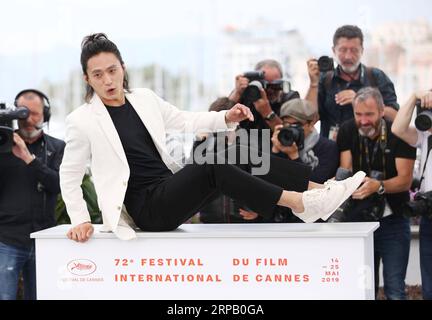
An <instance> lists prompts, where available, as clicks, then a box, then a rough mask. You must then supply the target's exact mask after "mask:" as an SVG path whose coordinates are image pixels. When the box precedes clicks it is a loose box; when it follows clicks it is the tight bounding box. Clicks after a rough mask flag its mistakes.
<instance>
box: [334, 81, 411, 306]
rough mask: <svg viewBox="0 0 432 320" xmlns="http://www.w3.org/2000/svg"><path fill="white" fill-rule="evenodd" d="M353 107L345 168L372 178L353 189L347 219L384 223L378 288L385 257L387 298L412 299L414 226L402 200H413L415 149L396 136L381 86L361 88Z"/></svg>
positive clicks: (345, 128) (378, 243) (345, 130)
mask: <svg viewBox="0 0 432 320" xmlns="http://www.w3.org/2000/svg"><path fill="white" fill-rule="evenodd" d="M353 105H354V116H355V118H354V119H353V120H350V121H347V122H345V123H344V124H342V126H341V128H340V131H339V134H338V139H337V144H338V146H339V150H340V152H341V155H340V166H341V167H342V168H344V169H347V170H351V171H352V172H353V173H355V172H357V171H359V170H363V171H365V172H366V173H367V175H368V177H367V178H366V179H365V181H364V183H363V185H362V186H361V187H360V188H359V189H358V190H357V191H356V192H354V193H353V195H352V198H353V199H354V200H352V201H351V205H350V206H348V210H347V212H346V215H347V217H348V219H344V220H343V221H347V222H350V221H351V222H352V221H354V222H356V221H379V223H380V227H379V228H378V229H377V230H376V231H375V234H374V255H375V292H376V293H377V290H378V285H379V265H380V261H381V260H382V263H383V266H384V267H383V275H384V279H383V280H384V293H385V296H386V297H387V299H406V295H405V275H406V269H407V265H408V257H409V248H410V224H409V219H408V218H406V217H404V216H403V212H402V204H403V203H405V202H406V201H408V200H409V193H408V190H409V188H410V186H411V183H412V173H413V167H414V161H415V158H416V153H415V149H414V148H412V147H410V146H409V145H408V144H406V143H405V142H403V141H402V140H401V139H399V138H397V137H396V136H394V135H393V134H392V132H391V127H392V123H391V122H389V121H386V120H384V102H383V99H382V96H381V94H380V92H379V91H378V89H376V88H371V87H367V88H363V89H361V90H360V91H359V92H358V93H357V94H356V96H355V97H354V101H353Z"/></svg>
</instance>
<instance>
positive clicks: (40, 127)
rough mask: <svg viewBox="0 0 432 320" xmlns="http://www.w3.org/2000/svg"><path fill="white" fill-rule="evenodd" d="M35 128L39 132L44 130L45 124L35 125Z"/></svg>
mask: <svg viewBox="0 0 432 320" xmlns="http://www.w3.org/2000/svg"><path fill="white" fill-rule="evenodd" d="M34 127H35V128H36V129H37V130H41V129H43V127H44V124H43V123H42V124H35V125H34Z"/></svg>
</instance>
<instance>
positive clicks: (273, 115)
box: [264, 111, 276, 121]
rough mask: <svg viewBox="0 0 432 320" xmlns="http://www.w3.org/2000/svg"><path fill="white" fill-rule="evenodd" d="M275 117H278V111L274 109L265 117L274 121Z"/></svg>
mask: <svg viewBox="0 0 432 320" xmlns="http://www.w3.org/2000/svg"><path fill="white" fill-rule="evenodd" d="M274 118H276V113H275V112H274V111H272V112H270V114H269V115H268V116H267V117H265V118H264V119H266V120H267V121H272V120H273V119H274Z"/></svg>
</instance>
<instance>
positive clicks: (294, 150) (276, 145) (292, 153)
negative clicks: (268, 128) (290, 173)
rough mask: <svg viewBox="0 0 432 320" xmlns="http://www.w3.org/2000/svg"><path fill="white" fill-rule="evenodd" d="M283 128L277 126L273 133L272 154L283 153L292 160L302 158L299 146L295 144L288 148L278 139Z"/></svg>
mask: <svg viewBox="0 0 432 320" xmlns="http://www.w3.org/2000/svg"><path fill="white" fill-rule="evenodd" d="M282 128H283V125H277V126H276V127H275V130H274V132H273V136H272V138H271V141H272V143H273V147H272V152H273V153H279V152H283V153H285V154H286V155H287V156H288V158H290V159H291V160H296V159H298V158H299V157H300V155H299V152H298V147H297V144H296V143H295V142H294V143H293V145H292V146H290V147H287V146H284V145H282V144H281V143H280V141H279V139H278V135H279V132H280V131H281V129H282Z"/></svg>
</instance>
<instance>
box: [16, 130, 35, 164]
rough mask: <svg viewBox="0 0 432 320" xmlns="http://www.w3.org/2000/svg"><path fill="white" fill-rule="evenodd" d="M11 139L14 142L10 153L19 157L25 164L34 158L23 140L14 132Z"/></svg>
mask: <svg viewBox="0 0 432 320" xmlns="http://www.w3.org/2000/svg"><path fill="white" fill-rule="evenodd" d="M13 139H14V142H15V144H14V146H13V147H12V153H13V154H14V156H15V157H17V158H20V159H21V160H23V161H24V162H25V163H26V164H29V163H30V162H32V161H33V160H34V158H33V156H32V154H31V153H30V151H29V150H28V148H27V146H26V144H25V142H24V140H23V139H22V138H21V137H20V136H19V135H18V134H16V133H14V136H13Z"/></svg>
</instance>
